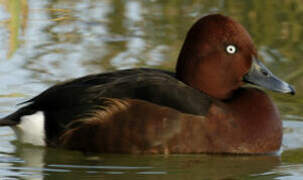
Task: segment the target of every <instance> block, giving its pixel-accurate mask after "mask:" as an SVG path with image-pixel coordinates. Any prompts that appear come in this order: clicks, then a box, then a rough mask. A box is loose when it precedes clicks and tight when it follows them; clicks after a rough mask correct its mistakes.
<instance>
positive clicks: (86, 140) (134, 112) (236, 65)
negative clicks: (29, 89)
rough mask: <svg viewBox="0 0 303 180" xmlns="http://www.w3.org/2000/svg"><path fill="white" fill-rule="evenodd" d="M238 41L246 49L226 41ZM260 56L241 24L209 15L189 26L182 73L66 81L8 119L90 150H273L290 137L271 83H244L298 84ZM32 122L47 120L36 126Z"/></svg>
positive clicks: (47, 140) (51, 141)
mask: <svg viewBox="0 0 303 180" xmlns="http://www.w3.org/2000/svg"><path fill="white" fill-rule="evenodd" d="M218 27H220V28H221V27H225V28H227V27H229V28H231V30H230V31H227V32H223V31H222V30H221V29H219V30H217V29H216V28H218ZM206 30H207V31H206ZM237 33H238V34H237ZM236 35H237V36H236ZM215 36H218V37H215ZM237 38H240V40H242V41H243V42H242V41H240V40H238V39H237ZM230 44H232V45H233V46H231V45H230ZM221 46H222V48H223V52H221ZM237 46H238V51H239V52H238V54H234V53H236V51H232V50H233V49H228V48H230V47H233V48H235V47H237ZM225 48H226V52H224V50H225ZM225 53H226V54H225ZM255 57H256V52H255V50H254V47H253V44H252V42H251V39H250V37H249V35H248V34H247V32H246V31H245V29H244V28H243V27H242V26H241V25H239V24H237V23H236V22H234V21H233V20H231V19H230V18H227V17H225V16H222V15H210V16H206V17H204V18H202V19H200V20H199V21H198V22H197V23H196V24H195V25H194V26H193V27H192V28H191V30H190V32H189V34H188V36H187V39H186V41H185V43H184V46H183V48H182V51H181V53H180V56H179V60H178V65H177V68H176V69H177V71H176V73H173V72H168V71H163V70H156V69H130V70H122V71H116V72H111V73H104V74H98V75H90V76H86V77H83V78H79V79H75V80H72V81H68V82H65V83H61V84H58V85H55V86H53V87H51V88H49V89H48V90H46V91H44V92H43V93H41V94H40V95H38V96H36V97H34V98H33V99H31V100H29V101H27V102H25V105H24V107H22V108H20V109H19V110H18V111H16V112H15V113H13V114H11V115H9V116H7V117H5V118H3V119H1V120H0V125H2V126H3V125H10V126H13V127H15V129H21V132H23V133H24V134H20V135H19V136H21V139H22V137H23V140H24V141H25V142H29V143H33V144H39V145H43V144H46V145H49V146H53V147H64V148H68V149H75V150H82V151H89V152H106V153H202V152H208V153H270V152H275V151H277V150H279V148H280V145H281V139H282V125H281V120H280V118H279V112H278V110H277V108H276V107H275V105H274V104H273V103H272V102H271V100H270V98H269V97H268V96H267V95H266V94H265V93H264V92H262V91H260V90H258V89H255V88H241V87H240V86H241V85H242V84H243V79H244V80H246V81H248V82H250V83H254V84H257V85H261V86H264V87H267V88H269V89H272V90H275V91H280V92H284V93H293V92H294V90H293V89H292V88H291V87H290V86H289V85H288V84H286V83H285V82H282V81H280V80H279V79H277V78H276V77H275V76H273V75H272V74H271V72H270V71H268V70H267V69H266V68H265V67H264V66H263V65H262V64H261V63H260V62H259V61H258V60H257V59H255ZM216 68H218V69H216ZM225 74H226V75H225ZM271 82H272V84H270V83H271ZM267 83H269V84H267ZM37 122H38V123H37ZM31 123H34V124H35V125H31ZM34 126H36V127H37V129H39V130H38V131H34V129H31V128H28V127H33V128H34ZM28 134H29V135H28ZM38 136H39V137H38ZM35 142H38V143H35Z"/></svg>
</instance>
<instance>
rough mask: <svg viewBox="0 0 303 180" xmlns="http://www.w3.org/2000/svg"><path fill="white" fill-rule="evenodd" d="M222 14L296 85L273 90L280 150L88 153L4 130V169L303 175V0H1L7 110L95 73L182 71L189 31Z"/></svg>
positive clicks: (55, 174)
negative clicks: (287, 91)
mask: <svg viewBox="0 0 303 180" xmlns="http://www.w3.org/2000/svg"><path fill="white" fill-rule="evenodd" d="M209 13H223V14H225V15H229V16H231V17H233V18H234V19H236V20H238V21H239V22H241V23H242V24H243V25H244V26H245V27H246V28H247V29H248V31H249V32H250V33H251V35H252V38H253V39H254V41H255V44H256V46H257V48H258V52H259V55H260V58H261V59H262V60H263V61H264V63H265V64H266V65H267V66H268V67H269V68H270V69H271V70H272V71H273V72H274V73H275V74H277V75H278V76H279V77H281V78H282V79H284V80H286V81H288V82H290V83H292V84H294V85H295V86H296V89H297V95H296V96H288V95H281V94H275V93H271V92H268V93H269V94H270V95H271V96H272V97H273V100H274V101H275V103H276V104H277V105H278V107H279V109H280V111H281V116H282V119H283V121H284V131H285V136H284V141H283V150H282V151H281V153H280V154H278V155H274V156H230V155H170V156H163V155H157V156H149V155H144V156H134V155H102V154H97V155H96V154H82V153H79V152H74V151H67V150H58V149H52V148H42V147H35V146H31V145H25V144H19V143H18V142H17V141H16V136H15V134H14V133H13V131H12V130H11V129H10V128H7V127H1V128H0V176H1V177H6V178H10V179H20V178H21V179H80V178H81V179H89V178H91V179H93V178H95V179H109V178H110V179H142V178H144V179H301V178H302V177H303V151H302V150H303V122H302V121H303V111H302V110H301V109H302V108H303V103H302V102H303V97H302V96H303V93H302V90H303V76H302V74H303V61H302V58H303V29H302V27H303V21H302V19H303V2H302V1H301V0H281V1H276V0H266V1H260V0H246V1H238V0H213V1H209V0H189V1H183V0H174V1H165V0H144V1H143V0H127V1H125V0H86V1H81V0H44V1H37V0H0V40H1V43H0V57H1V58H0V83H1V86H0V115H1V116H4V115H5V114H7V113H10V112H12V111H13V110H15V109H16V106H15V104H17V103H20V102H22V101H24V100H27V99H29V98H30V97H32V96H34V95H37V94H38V93H39V92H41V91H43V90H45V89H46V88H47V87H49V86H50V85H53V84H55V83H57V82H60V81H62V80H65V79H70V78H75V77H80V76H83V75H86V74H91V73H99V72H105V71H111V70H116V69H125V68H133V67H151V68H161V69H167V70H173V69H174V65H175V62H176V59H177V56H178V53H179V50H180V48H181V45H182V42H183V40H184V38H185V35H186V32H187V30H188V29H189V28H190V26H191V25H192V24H193V23H194V22H195V21H196V20H197V19H198V18H200V17H201V16H203V15H206V14H209Z"/></svg>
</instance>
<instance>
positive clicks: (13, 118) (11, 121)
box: [0, 106, 33, 126]
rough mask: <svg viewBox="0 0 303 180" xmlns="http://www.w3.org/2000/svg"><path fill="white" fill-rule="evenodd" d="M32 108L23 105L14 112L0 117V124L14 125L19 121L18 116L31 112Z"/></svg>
mask: <svg viewBox="0 0 303 180" xmlns="http://www.w3.org/2000/svg"><path fill="white" fill-rule="evenodd" d="M32 113H33V110H32V109H31V108H30V106H25V107H22V108H20V109H19V110H17V111H16V112H14V113H12V114H10V115H8V116H6V117H3V118H0V126H16V125H17V124H19V123H20V118H21V117H22V116H25V115H29V114H32Z"/></svg>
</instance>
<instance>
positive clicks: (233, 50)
mask: <svg viewBox="0 0 303 180" xmlns="http://www.w3.org/2000/svg"><path fill="white" fill-rule="evenodd" d="M226 52H227V53H228V54H235V53H236V52H237V47H236V46H235V45H228V46H226Z"/></svg>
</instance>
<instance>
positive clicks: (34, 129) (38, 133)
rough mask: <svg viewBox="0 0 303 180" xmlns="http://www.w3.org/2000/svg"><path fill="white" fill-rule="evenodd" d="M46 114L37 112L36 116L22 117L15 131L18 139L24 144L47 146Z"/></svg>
mask: <svg viewBox="0 0 303 180" xmlns="http://www.w3.org/2000/svg"><path fill="white" fill-rule="evenodd" d="M44 121H45V118H44V113H43V112H42V111H37V112H36V113H35V114H32V115H27V116H22V117H21V118H20V123H19V124H18V125H17V126H16V128H14V129H15V131H16V134H17V136H18V139H19V140H20V141H22V142H23V143H30V144H33V145H36V146H45V141H44V140H45V129H44Z"/></svg>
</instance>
